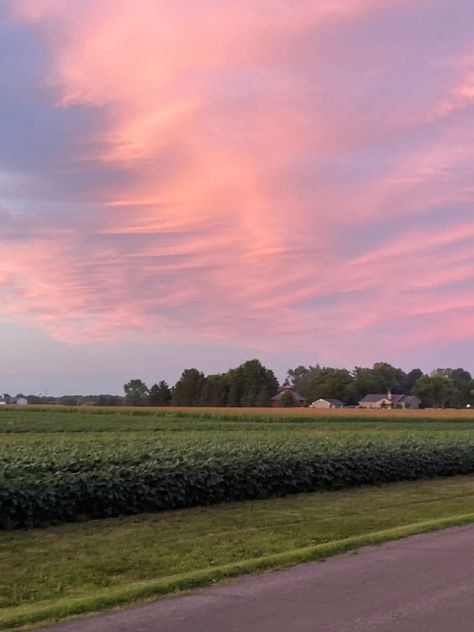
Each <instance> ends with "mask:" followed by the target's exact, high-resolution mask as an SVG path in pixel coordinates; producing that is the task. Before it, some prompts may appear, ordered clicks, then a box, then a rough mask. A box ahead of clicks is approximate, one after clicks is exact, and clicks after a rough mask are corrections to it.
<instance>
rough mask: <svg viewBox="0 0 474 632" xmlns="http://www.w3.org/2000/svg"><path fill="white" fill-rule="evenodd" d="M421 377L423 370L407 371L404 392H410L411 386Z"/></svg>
mask: <svg viewBox="0 0 474 632" xmlns="http://www.w3.org/2000/svg"><path fill="white" fill-rule="evenodd" d="M420 377H423V371H422V370H421V369H412V370H411V371H409V372H408V373H407V376H406V380H405V392H406V393H411V392H412V389H413V387H414V386H415V384H416V383H417V381H418V380H419V379H420Z"/></svg>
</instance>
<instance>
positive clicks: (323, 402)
mask: <svg viewBox="0 0 474 632" xmlns="http://www.w3.org/2000/svg"><path fill="white" fill-rule="evenodd" d="M309 407H310V408H344V404H343V403H342V402H341V400H340V399H326V398H324V397H320V398H319V399H317V400H316V401H315V402H313V403H312V404H310V405H309Z"/></svg>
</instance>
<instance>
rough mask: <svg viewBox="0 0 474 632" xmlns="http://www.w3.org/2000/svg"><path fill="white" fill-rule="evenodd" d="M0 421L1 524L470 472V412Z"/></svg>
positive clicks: (15, 417)
mask: <svg viewBox="0 0 474 632" xmlns="http://www.w3.org/2000/svg"><path fill="white" fill-rule="evenodd" d="M193 415H194V416H193ZM35 419H37V421H36V422H35ZM41 420H42V421H41ZM42 423H43V425H41V424H42ZM136 427H138V428H141V431H140V432H133V431H132V429H134V428H136ZM73 429H77V430H82V432H75V433H74V432H71V430H73ZM92 429H96V430H98V429H101V430H102V432H97V431H96V432H91V430H92ZM22 430H23V432H21V431H22ZM25 430H26V432H25ZM27 430H29V431H30V432H27ZM67 430H70V432H67ZM0 432H2V434H0V472H1V474H0V528H4V529H5V528H18V527H28V526H36V525H43V524H47V523H54V522H58V521H75V520H83V519H86V518H93V517H96V518H100V517H107V516H117V515H123V514H134V513H141V512H148V511H161V510H165V509H175V508H180V507H191V506H196V505H208V504H214V503H221V502H227V501H233V500H242V499H256V498H265V497H270V496H283V495H286V494H290V493H296V492H304V491H314V490H332V489H341V488H347V487H354V486H360V485H371V484H377V485H378V484H382V483H389V482H395V481H402V480H414V479H418V478H426V477H433V476H451V475H454V474H467V473H470V472H474V424H473V423H472V421H469V420H464V421H459V422H455V421H451V422H444V421H436V422H434V421H433V422H427V421H421V422H418V421H408V420H406V421H402V422H400V421H396V420H395V419H392V421H391V422H390V421H387V422H386V425H384V423H381V419H377V420H375V421H367V419H363V418H361V420H357V421H348V419H347V418H341V421H340V422H336V421H332V422H328V421H327V420H324V418H323V420H322V421H318V422H315V421H313V420H311V419H307V420H303V419H302V418H301V417H300V418H298V417H293V418H292V417H290V418H285V417H282V416H280V417H278V416H271V415H269V416H267V417H260V418H259V417H253V416H251V415H249V416H238V415H227V416H225V415H221V416H218V415H214V416H212V415H210V414H205V413H203V414H202V415H200V416H197V415H196V414H195V413H193V414H191V413H187V414H186V413H183V414H182V415H178V414H177V413H176V412H173V411H169V413H168V412H167V411H163V412H162V413H158V412H155V411H147V410H138V411H114V412H111V411H107V410H104V409H102V410H100V409H96V410H93V411H90V412H85V411H83V410H82V411H81V410H80V409H78V408H75V409H69V410H67V409H66V410H65V409H62V410H60V409H53V410H39V411H35V410H34V409H33V410H31V411H30V410H27V411H16V410H15V411H8V410H7V411H5V412H3V411H2V412H1V413H0Z"/></svg>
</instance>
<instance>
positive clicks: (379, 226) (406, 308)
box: [0, 0, 474, 364]
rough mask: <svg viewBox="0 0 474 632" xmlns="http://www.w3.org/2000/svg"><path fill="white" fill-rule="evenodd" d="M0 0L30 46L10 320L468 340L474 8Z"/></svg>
mask: <svg viewBox="0 0 474 632" xmlns="http://www.w3.org/2000/svg"><path fill="white" fill-rule="evenodd" d="M0 11H1V12H2V13H3V15H4V17H5V18H6V24H7V26H5V27H3V32H2V34H0V35H1V36H2V38H3V40H4V41H5V44H4V48H5V51H6V52H7V53H8V54H9V55H10V58H12V59H13V58H17V56H16V52H17V51H18V50H20V49H22V48H24V44H25V43H28V46H29V47H30V48H31V53H32V54H31V55H30V56H25V58H23V59H20V61H18V62H17V66H16V68H15V70H16V79H15V78H11V76H10V79H7V78H5V77H6V75H4V76H3V78H2V79H0V89H1V90H2V92H3V93H5V94H6V95H7V96H6V99H5V100H4V104H3V106H2V107H3V108H4V117H3V121H4V123H3V125H4V127H5V131H6V130H7V128H8V130H9V131H8V134H7V135H5V136H3V138H5V141H4V142H3V143H2V146H1V147H0V185H1V190H2V196H1V199H0V217H1V219H2V226H3V229H2V235H1V236H0V244H1V251H2V267H1V272H0V298H1V303H0V319H3V320H6V321H9V320H20V321H22V322H25V323H28V324H31V323H35V324H36V325H37V326H38V327H40V328H42V329H44V330H45V331H47V332H48V334H49V335H50V336H51V337H53V338H55V339H57V340H61V341H63V342H66V343H72V344H81V343H83V342H86V341H87V342H90V341H97V342H101V343H102V342H110V341H113V340H118V339H123V338H127V337H138V338H140V337H143V338H155V339H157V340H172V339H180V338H182V337H183V336H185V337H187V338H189V339H193V340H212V341H222V342H227V343H231V344H237V345H238V344H242V345H247V346H248V345H254V346H260V347H262V348H272V347H274V345H275V344H278V346H279V348H280V349H285V348H288V349H292V348H301V349H305V350H307V349H308V347H310V348H311V349H314V353H315V355H316V358H317V359H319V358H320V359H321V360H322V361H334V362H340V363H346V364H347V363H351V362H354V361H359V360H358V359H359V358H361V360H360V361H362V360H367V361H370V360H371V359H376V358H378V357H380V356H381V355H385V356H386V355H387V354H388V355H392V356H393V357H398V358H400V357H402V355H403V354H406V357H409V356H410V354H412V353H414V352H415V351H414V350H415V349H418V350H419V349H420V348H421V349H422V348H424V347H428V346H430V345H436V344H437V343H438V342H439V343H442V344H446V343H447V342H449V341H451V340H452V341H456V340H460V339H461V340H462V339H472V338H473V337H474V329H473V325H472V323H473V322H474V320H473V318H472V316H473V315H474V292H473V290H474V272H473V271H474V265H473V264H474V249H473V248H472V241H473V238H474V225H473V218H474V208H473V195H474V190H473V185H472V182H473V175H474V174H473V167H472V165H473V164H474V119H473V113H474V46H473V44H472V28H473V26H474V9H473V8H472V6H471V3H470V2H468V1H467V0H455V1H454V2H453V1H452V0H451V1H450V2H448V1H447V0H446V1H440V2H436V3H434V2H430V1H428V0H426V1H423V2H419V3H413V2H404V1H400V0H397V1H389V2H385V3H379V2H373V1H370V0H357V1H354V2H351V3H347V2H339V1H336V0H334V1H331V0H323V1H318V2H316V1H315V0H305V1H303V2H300V3H297V5H292V4H288V3H286V2H281V1H279V0H259V1H258V2H255V1H250V0H244V1H243V2H241V3H237V4H234V5H232V6H231V7H229V6H228V5H225V4H223V3H222V2H217V1H216V0H204V1H203V2H201V3H198V4H196V3H194V2H190V1H189V0H174V1H173V2H171V0H138V1H137V2H136V3H134V4H133V6H132V5H131V4H130V2H128V1H125V0H115V1H114V2H111V1H110V0H94V1H92V0H84V1H83V2H81V3H80V7H78V6H73V5H71V3H69V2H66V1H65V0H36V2H35V3H31V2H26V1H23V0H15V1H14V2H13V1H12V2H9V1H5V0H3V2H2V3H0ZM33 51H36V53H35V55H33ZM12 83H13V87H14V88H15V90H11V89H10V88H11V86H12ZM20 85H26V88H24V89H23V90H18V89H16V88H19V86H20ZM18 113H21V116H20V115H19V114H18ZM1 131H3V130H0V132H1Z"/></svg>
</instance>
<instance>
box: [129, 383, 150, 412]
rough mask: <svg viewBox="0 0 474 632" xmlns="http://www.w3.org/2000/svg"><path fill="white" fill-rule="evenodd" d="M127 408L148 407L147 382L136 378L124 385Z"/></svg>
mask: <svg viewBox="0 0 474 632" xmlns="http://www.w3.org/2000/svg"><path fill="white" fill-rule="evenodd" d="M123 390H124V391H125V405H126V406H146V404H147V401H148V387H147V385H146V384H145V382H142V380H139V379H138V378H135V379H133V380H130V382H127V384H124V385H123Z"/></svg>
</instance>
